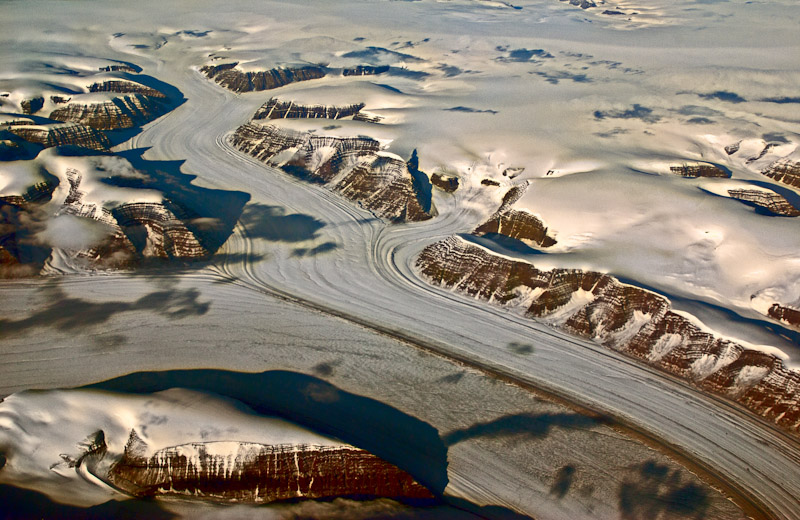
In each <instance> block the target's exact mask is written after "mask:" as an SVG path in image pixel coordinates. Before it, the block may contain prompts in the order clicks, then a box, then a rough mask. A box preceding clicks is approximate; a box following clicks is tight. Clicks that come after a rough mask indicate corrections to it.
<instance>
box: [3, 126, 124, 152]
mask: <svg viewBox="0 0 800 520" xmlns="http://www.w3.org/2000/svg"><path fill="white" fill-rule="evenodd" d="M9 132H11V133H12V134H14V135H17V136H19V137H21V138H22V139H25V140H26V141H29V142H32V143H37V144H40V145H42V146H44V147H45V148H50V147H52V146H61V145H75V146H82V147H84V148H89V149H90V150H107V149H108V148H109V147H110V146H111V142H110V141H109V140H108V137H106V135H105V134H104V133H103V132H101V131H99V130H96V129H94V128H91V127H88V126H86V125H82V124H77V123H68V124H57V125H37V126H12V127H10V128H9Z"/></svg>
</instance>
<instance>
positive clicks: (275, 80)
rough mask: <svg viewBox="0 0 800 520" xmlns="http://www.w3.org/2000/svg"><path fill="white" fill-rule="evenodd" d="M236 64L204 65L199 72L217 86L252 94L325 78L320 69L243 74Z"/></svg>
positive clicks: (279, 70)
mask: <svg viewBox="0 0 800 520" xmlns="http://www.w3.org/2000/svg"><path fill="white" fill-rule="evenodd" d="M237 65H238V63H225V64H222V65H206V66H204V67H202V68H201V69H200V72H202V73H203V74H205V75H206V77H208V78H209V79H212V80H214V81H215V82H216V83H217V84H219V85H220V86H222V87H225V88H227V89H228V90H231V91H233V92H240V93H241V92H252V91H254V90H255V91H258V90H270V89H273V88H278V87H282V86H284V85H288V84H289V83H295V82H298V81H308V80H310V79H319V78H322V77H324V76H325V69H323V68H322V67H314V66H307V67H294V68H276V69H270V70H265V71H257V72H244V71H241V70H238V69H236V66H237Z"/></svg>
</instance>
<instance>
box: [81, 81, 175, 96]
mask: <svg viewBox="0 0 800 520" xmlns="http://www.w3.org/2000/svg"><path fill="white" fill-rule="evenodd" d="M89 92H119V93H120V94H142V95H144V96H150V97H155V98H166V97H167V96H165V95H164V94H163V93H162V92H160V91H158V90H156V89H154V88H150V87H147V86H145V85H142V84H140V83H134V82H133V81H121V80H108V81H103V82H101V83H92V85H90V86H89Z"/></svg>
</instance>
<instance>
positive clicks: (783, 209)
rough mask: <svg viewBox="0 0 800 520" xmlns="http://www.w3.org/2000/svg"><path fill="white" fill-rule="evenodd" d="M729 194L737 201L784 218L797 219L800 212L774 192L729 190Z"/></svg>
mask: <svg viewBox="0 0 800 520" xmlns="http://www.w3.org/2000/svg"><path fill="white" fill-rule="evenodd" d="M728 194H729V195H730V196H731V197H732V198H734V199H737V200H741V201H743V202H748V203H751V204H753V205H755V206H757V207H759V208H763V209H765V210H767V211H769V212H770V213H772V214H773V215H781V216H784V217H797V216H798V215H800V210H798V209H797V208H795V207H794V206H792V204H791V203H790V202H789V201H788V200H786V198H785V197H783V196H782V195H779V194H777V193H774V192H770V193H768V192H766V191H763V190H745V189H741V190H728Z"/></svg>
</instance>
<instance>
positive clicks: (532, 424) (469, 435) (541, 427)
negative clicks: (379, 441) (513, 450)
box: [442, 413, 609, 446]
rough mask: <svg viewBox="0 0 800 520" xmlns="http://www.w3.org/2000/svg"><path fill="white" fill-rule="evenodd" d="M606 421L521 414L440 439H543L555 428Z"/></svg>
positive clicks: (584, 427) (450, 441) (582, 426)
mask: <svg viewBox="0 0 800 520" xmlns="http://www.w3.org/2000/svg"><path fill="white" fill-rule="evenodd" d="M608 422H609V420H607V419H597V418H593V417H589V416H587V415H581V414H578V413H543V414H530V413H521V414H514V415H504V416H502V417H499V418H497V419H493V420H491V421H487V422H483V423H477V424H474V425H472V426H470V427H468V428H464V429H460V430H454V431H452V432H450V433H448V434H447V435H445V436H444V437H442V439H443V440H444V442H445V444H447V445H448V446H452V445H454V444H458V443H459V442H463V441H466V440H469V439H474V438H478V437H487V438H498V437H510V436H517V435H519V436H524V437H529V438H532V439H543V438H545V437H547V436H548V435H549V433H550V431H551V430H552V429H554V428H566V429H573V430H588V429H591V428H593V427H595V426H597V425H600V424H607V423H608Z"/></svg>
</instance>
